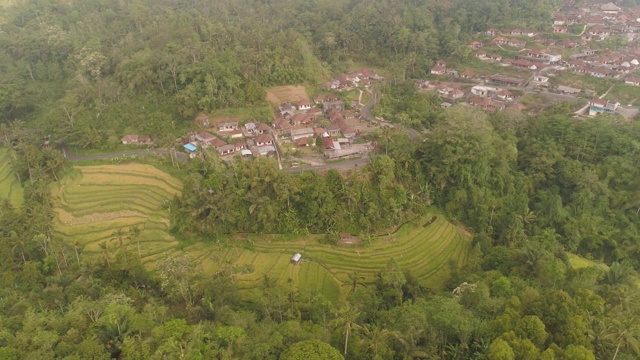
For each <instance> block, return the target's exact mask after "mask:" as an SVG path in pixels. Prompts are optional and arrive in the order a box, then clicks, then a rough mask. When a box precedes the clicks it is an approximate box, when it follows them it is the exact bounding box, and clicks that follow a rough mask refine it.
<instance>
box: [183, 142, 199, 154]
mask: <svg viewBox="0 0 640 360" xmlns="http://www.w3.org/2000/svg"><path fill="white" fill-rule="evenodd" d="M184 148H185V149H186V150H187V151H189V152H194V151H196V150H198V147H196V146H195V145H193V144H191V143H189V144H185V145H184Z"/></svg>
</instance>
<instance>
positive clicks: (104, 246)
mask: <svg viewBox="0 0 640 360" xmlns="http://www.w3.org/2000/svg"><path fill="white" fill-rule="evenodd" d="M98 246H100V250H102V255H103V256H104V259H105V260H106V261H107V266H111V261H110V260H109V259H111V251H110V250H109V244H108V243H107V242H106V241H103V242H101V243H100V244H98Z"/></svg>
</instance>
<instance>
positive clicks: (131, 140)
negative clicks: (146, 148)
mask: <svg viewBox="0 0 640 360" xmlns="http://www.w3.org/2000/svg"><path fill="white" fill-rule="evenodd" d="M138 137H139V135H125V136H123V137H122V139H120V141H121V142H122V144H124V145H131V144H137V143H138Z"/></svg>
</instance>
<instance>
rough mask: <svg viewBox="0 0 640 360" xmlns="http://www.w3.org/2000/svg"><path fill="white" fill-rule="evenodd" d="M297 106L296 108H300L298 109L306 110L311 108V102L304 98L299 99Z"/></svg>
mask: <svg viewBox="0 0 640 360" xmlns="http://www.w3.org/2000/svg"><path fill="white" fill-rule="evenodd" d="M297 107H298V110H300V111H307V110H309V109H311V103H309V102H308V101H306V100H304V101H300V102H299V103H298V106H297Z"/></svg>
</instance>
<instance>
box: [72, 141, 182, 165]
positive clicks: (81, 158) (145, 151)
mask: <svg viewBox="0 0 640 360" xmlns="http://www.w3.org/2000/svg"><path fill="white" fill-rule="evenodd" d="M60 152H62V154H63V155H64V157H66V158H67V159H69V160H71V161H86V160H108V159H113V158H117V157H120V156H136V155H144V154H148V153H154V154H158V155H165V156H169V150H166V149H140V150H128V151H121V152H117V153H107V154H96V155H77V154H74V153H72V152H71V151H70V150H69V148H68V147H67V146H66V145H62V146H61V147H60ZM174 154H175V157H176V159H178V161H182V162H185V161H188V160H189V157H188V156H187V155H186V154H184V153H180V152H175V153H174Z"/></svg>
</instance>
